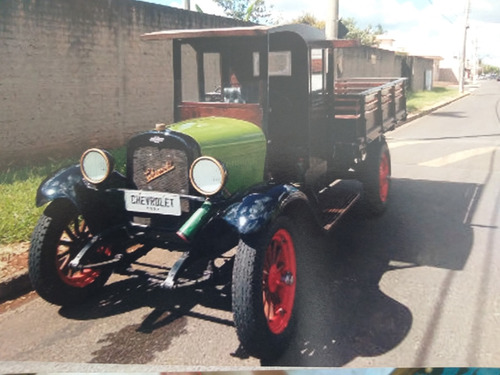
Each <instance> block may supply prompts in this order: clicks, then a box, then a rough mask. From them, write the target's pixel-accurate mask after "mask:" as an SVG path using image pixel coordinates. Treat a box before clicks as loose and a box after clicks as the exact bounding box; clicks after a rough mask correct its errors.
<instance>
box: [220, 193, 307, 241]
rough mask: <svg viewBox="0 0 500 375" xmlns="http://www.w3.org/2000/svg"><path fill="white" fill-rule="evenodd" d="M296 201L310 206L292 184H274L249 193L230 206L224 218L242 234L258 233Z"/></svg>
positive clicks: (304, 196) (305, 197) (302, 194)
mask: <svg viewBox="0 0 500 375" xmlns="http://www.w3.org/2000/svg"><path fill="white" fill-rule="evenodd" d="M294 203H303V204H305V205H306V206H307V207H310V205H309V201H308V198H307V196H306V195H305V194H304V193H303V192H302V191H300V190H299V189H297V188H296V187H294V186H292V185H277V186H273V187H272V188H270V189H269V190H267V191H265V192H258V193H252V194H249V195H247V196H246V197H245V198H244V199H243V200H242V201H241V202H238V203H235V204H233V205H231V206H229V207H228V209H227V210H226V211H225V212H224V214H223V216H222V217H223V219H224V220H225V221H226V222H227V223H228V224H229V225H231V226H232V227H234V228H236V230H237V231H238V232H239V234H240V235H248V234H252V233H257V232H259V231H261V230H262V229H264V228H266V227H267V226H268V225H269V223H270V222H271V221H272V220H273V219H275V218H276V217H277V216H279V215H280V214H281V213H283V212H284V211H285V210H286V209H287V208H288V207H290V206H292V204H294Z"/></svg>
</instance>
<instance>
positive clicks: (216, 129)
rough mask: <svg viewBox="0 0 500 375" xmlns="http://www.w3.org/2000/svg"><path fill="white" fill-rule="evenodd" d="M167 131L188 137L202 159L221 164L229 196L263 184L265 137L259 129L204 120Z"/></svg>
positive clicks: (224, 120)
mask: <svg viewBox="0 0 500 375" xmlns="http://www.w3.org/2000/svg"><path fill="white" fill-rule="evenodd" d="M168 130H169V131H172V132H178V133H182V134H185V135H187V136H189V137H191V138H192V139H194V140H195V141H196V142H197V143H198V145H199V146H200V150H201V154H202V155H203V156H211V157H214V158H216V159H217V160H219V161H220V162H222V163H223V164H224V166H225V167H226V170H227V172H228V179H227V183H226V191H227V192H228V193H230V194H234V193H236V192H238V191H241V190H246V189H248V188H249V187H251V186H253V185H256V184H258V183H261V182H262V181H263V180H264V169H265V162H266V137H265V135H264V133H263V132H262V130H261V129H260V128H259V127H258V126H256V125H254V124H252V123H250V122H247V121H243V120H237V119H232V118H225V117H203V118H195V119H190V120H187V121H183V122H180V123H176V124H173V125H171V126H169V127H168Z"/></svg>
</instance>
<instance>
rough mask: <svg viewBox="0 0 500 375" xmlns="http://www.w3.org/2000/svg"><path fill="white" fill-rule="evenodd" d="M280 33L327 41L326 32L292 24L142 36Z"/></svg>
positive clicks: (156, 32)
mask: <svg viewBox="0 0 500 375" xmlns="http://www.w3.org/2000/svg"><path fill="white" fill-rule="evenodd" d="M280 32H291V33H294V34H297V35H299V36H300V37H301V38H302V39H304V41H305V42H306V43H308V44H310V43H314V42H324V41H325V40H326V38H325V33H324V31H322V30H320V29H317V28H315V27H311V26H308V25H302V24H291V25H281V26H257V25H256V26H248V27H229V28H213V29H185V30H163V31H155V32H151V33H146V34H143V35H141V39H143V40H172V39H199V38H223V37H243V36H250V37H252V36H263V35H267V34H274V33H280Z"/></svg>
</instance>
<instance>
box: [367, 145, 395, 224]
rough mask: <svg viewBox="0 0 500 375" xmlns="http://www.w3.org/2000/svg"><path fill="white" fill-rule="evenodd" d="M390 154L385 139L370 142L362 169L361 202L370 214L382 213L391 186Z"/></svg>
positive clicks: (385, 206) (378, 214)
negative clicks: (362, 191) (362, 192)
mask: <svg viewBox="0 0 500 375" xmlns="http://www.w3.org/2000/svg"><path fill="white" fill-rule="evenodd" d="M390 179H391V155H390V153H389V147H388V146H387V142H386V141H385V140H383V141H381V142H376V143H374V144H371V145H370V147H369V149H368V155H367V158H366V161H365V167H364V169H363V176H362V182H363V188H364V198H363V203H364V206H365V209H366V211H367V213H368V214H369V215H370V216H380V215H382V214H383V213H384V212H385V210H386V208H387V203H388V200H389V193H390V187H391V180H390Z"/></svg>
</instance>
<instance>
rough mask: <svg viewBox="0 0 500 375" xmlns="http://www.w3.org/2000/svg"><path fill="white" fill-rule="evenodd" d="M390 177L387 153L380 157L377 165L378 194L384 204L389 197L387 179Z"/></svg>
mask: <svg viewBox="0 0 500 375" xmlns="http://www.w3.org/2000/svg"><path fill="white" fill-rule="evenodd" d="M390 177H391V167H390V161H389V153H388V152H384V153H383V154H382V155H380V165H379V194H380V201H381V202H386V201H387V197H388V196H389V178H390Z"/></svg>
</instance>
